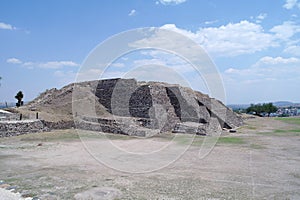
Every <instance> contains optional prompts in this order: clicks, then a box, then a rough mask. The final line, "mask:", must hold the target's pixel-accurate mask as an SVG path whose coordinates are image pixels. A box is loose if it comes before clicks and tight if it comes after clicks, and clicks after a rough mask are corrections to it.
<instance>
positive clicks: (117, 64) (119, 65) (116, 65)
mask: <svg viewBox="0 0 300 200" xmlns="http://www.w3.org/2000/svg"><path fill="white" fill-rule="evenodd" d="M110 66H111V67H119V68H121V67H125V64H124V63H121V62H117V63H113V64H111V65H110Z"/></svg>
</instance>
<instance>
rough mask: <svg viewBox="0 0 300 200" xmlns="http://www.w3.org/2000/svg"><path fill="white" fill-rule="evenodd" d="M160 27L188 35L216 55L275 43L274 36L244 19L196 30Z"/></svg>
mask: <svg viewBox="0 0 300 200" xmlns="http://www.w3.org/2000/svg"><path fill="white" fill-rule="evenodd" d="M162 28H165V29H168V30H172V31H176V32H178V33H181V34H183V35H186V36H188V37H189V38H191V39H193V40H194V41H196V42H197V43H199V44H200V45H202V46H203V47H204V48H205V49H206V50H207V51H208V52H209V53H211V54H213V55H216V56H237V55H241V54H250V53H255V52H258V51H262V50H265V49H267V48H269V47H274V46H276V45H277V42H276V41H274V36H273V35H272V34H270V33H266V32H265V31H264V29H263V27H262V26H261V25H259V24H255V23H252V22H249V21H246V20H245V21H241V22H239V23H234V24H233V23H229V24H227V25H223V26H220V27H208V28H200V29H199V30H198V31H196V32H191V31H187V30H184V29H180V28H177V27H176V26H175V25H174V24H167V25H164V26H162Z"/></svg>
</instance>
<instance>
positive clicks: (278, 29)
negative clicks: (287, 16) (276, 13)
mask: <svg viewBox="0 0 300 200" xmlns="http://www.w3.org/2000/svg"><path fill="white" fill-rule="evenodd" d="M270 31H271V32H272V33H274V34H275V38H276V39H280V40H285V41H287V40H289V39H291V38H292V37H293V36H294V35H295V34H297V33H300V26H299V25H297V24H296V23H294V22H292V21H285V22H283V24H281V25H277V26H274V27H273V28H272V29H271V30H270Z"/></svg>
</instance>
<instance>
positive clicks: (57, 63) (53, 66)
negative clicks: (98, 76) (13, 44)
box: [6, 58, 79, 69]
mask: <svg viewBox="0 0 300 200" xmlns="http://www.w3.org/2000/svg"><path fill="white" fill-rule="evenodd" d="M6 62H7V63H11V64H20V65H22V66H24V67H27V68H29V69H33V68H45V69H59V68H63V67H79V64H77V63H75V62H73V61H50V62H22V61H21V60H20V59H18V58H9V59H7V60H6Z"/></svg>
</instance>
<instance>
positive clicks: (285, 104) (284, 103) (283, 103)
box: [273, 101, 300, 107]
mask: <svg viewBox="0 0 300 200" xmlns="http://www.w3.org/2000/svg"><path fill="white" fill-rule="evenodd" d="M273 105H274V106H277V107H290V106H300V103H293V102H290V101H277V102H274V103H273Z"/></svg>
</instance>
